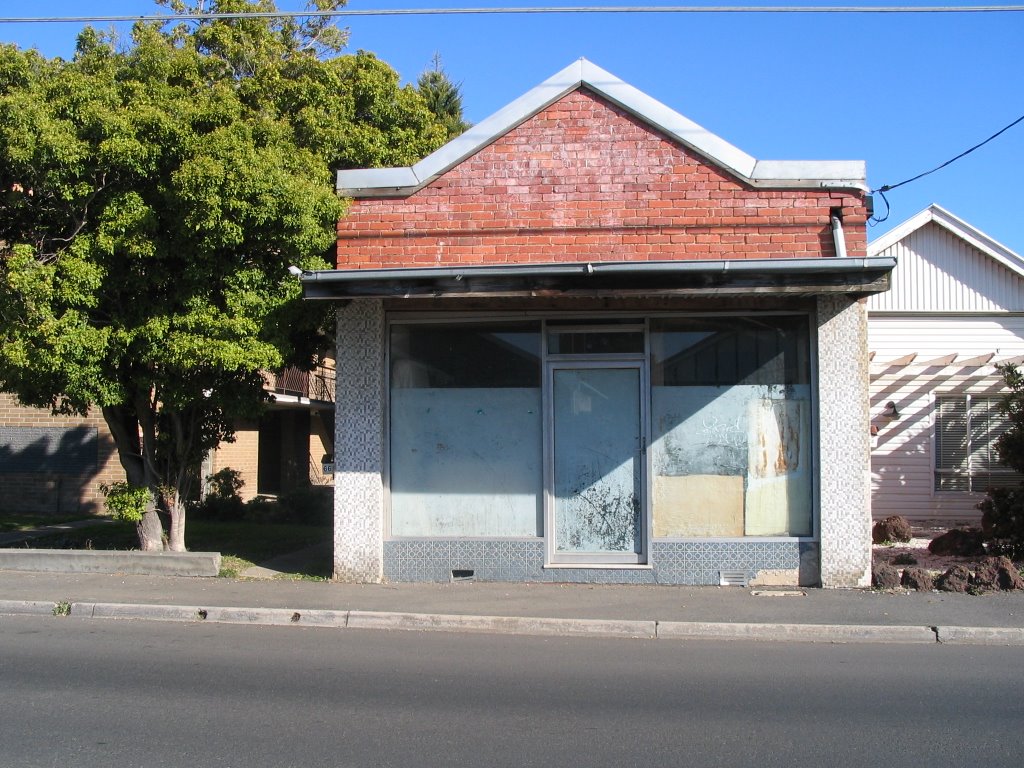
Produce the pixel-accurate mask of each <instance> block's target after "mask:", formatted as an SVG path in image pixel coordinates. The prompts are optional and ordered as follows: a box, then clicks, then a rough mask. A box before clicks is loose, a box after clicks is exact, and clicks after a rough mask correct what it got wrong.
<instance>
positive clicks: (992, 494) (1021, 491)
mask: <svg viewBox="0 0 1024 768" xmlns="http://www.w3.org/2000/svg"><path fill="white" fill-rule="evenodd" d="M978 509H980V510H981V532H982V536H983V537H984V539H985V545H986V547H987V549H988V551H989V552H990V553H991V554H993V555H1005V556H1006V557H1009V558H1010V559H1011V560H1021V559H1024V487H1022V486H1018V487H1017V488H993V489H992V490H990V491H989V492H988V495H987V496H986V497H985V498H984V499H982V501H981V503H980V504H978Z"/></svg>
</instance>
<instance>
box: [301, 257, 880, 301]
mask: <svg viewBox="0 0 1024 768" xmlns="http://www.w3.org/2000/svg"><path fill="white" fill-rule="evenodd" d="M895 266H896V260H895V259H894V258H892V257H883V256H876V257H870V258H843V259H839V258H834V257H829V258H815V259H744V260H706V261H704V260H701V261H695V260H691V261H641V262H589V263H572V264H529V263H528V264H503V265H467V266H460V267H450V266H445V267H423V268H419V267H397V268H388V269H336V270H322V271H319V272H309V273H306V274H303V275H302V277H301V278H300V281H301V282H302V288H303V294H304V296H305V298H307V299H357V298H367V299H381V298H430V297H436V298H440V297H445V298H453V297H456V298H457V297H463V298H480V297H498V296H516V297H531V296H538V297H547V298H552V297H559V296H564V297H612V296H634V297H639V296H744V295H751V294H783V295H793V296H809V295H819V294H828V293H841V294H847V295H851V296H867V295H869V294H873V293H881V292H882V291H886V290H888V289H889V274H890V272H891V271H892V269H893V268H894V267H895Z"/></svg>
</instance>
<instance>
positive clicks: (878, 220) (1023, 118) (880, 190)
mask: <svg viewBox="0 0 1024 768" xmlns="http://www.w3.org/2000/svg"><path fill="white" fill-rule="evenodd" d="M1021 122H1024V115H1021V116H1020V117H1018V118H1017V119H1016V120H1014V121H1013V122H1012V123H1010V124H1009V125H1005V126H1003V127H1002V128H1000V129H999V130H998V131H996V132H995V133H993V134H992V135H991V136H989V137H988V138H987V139H985V140H984V141H980V142H978V143H977V144H975V145H974V146H973V147H971V148H970V149H965V150H964V151H963V152H961V153H960V154H959V155H957V156H956V157H951V158H950V159H949V160H947V161H946V162H944V163H941V164H940V165H937V166H935V167H934V168H932V169H931V170H930V171H925V172H924V173H919V174H917V176H912V177H911V178H909V179H904V180H903V181H901V182H899V183H898V184H883V185H882V186H880V187H879V188H878V189H873V190H871V194H872V195H873V194H875V193H878V194H879V195H881V197H882V200H883V201H884V202H885V216H883V217H882V218H877V217H873V218H874V220H875V223H878V224H881V223H882V222H883V221H885V220H886V219H887V218H889V200H888V199H887V198H886V196H885V193H886V192H889V191H891V190H893V189H896V188H897V187H902V186H903V185H904V184H910V183H911V182H912V181H917V180H918V179H923V178H924V177H925V176H928V175H929V174H932V173H935V172H936V171H941V170H942V169H943V168H945V167H946V166H947V165H951V164H952V163H955V162H956V161H957V160H959V159H960V158H961V157H966V156H967V155H969V154H971V152H973V151H974V150H976V149H978V148H980V147H983V146H985V145H986V144H988V143H989V142H990V141H992V139H994V138H996V137H997V136H1000V135H1002V134H1004V133H1006V132H1007V131H1008V130H1010V129H1011V128H1013V126H1015V125H1017V124H1018V123H1021Z"/></svg>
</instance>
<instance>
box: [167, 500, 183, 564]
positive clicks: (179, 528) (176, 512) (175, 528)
mask: <svg viewBox="0 0 1024 768" xmlns="http://www.w3.org/2000/svg"><path fill="white" fill-rule="evenodd" d="M167 548H168V549H169V550H171V552H185V551H187V550H186V549H185V505H184V504H182V503H181V502H180V501H178V500H177V499H175V501H174V503H173V504H171V530H170V535H169V537H168V540H167Z"/></svg>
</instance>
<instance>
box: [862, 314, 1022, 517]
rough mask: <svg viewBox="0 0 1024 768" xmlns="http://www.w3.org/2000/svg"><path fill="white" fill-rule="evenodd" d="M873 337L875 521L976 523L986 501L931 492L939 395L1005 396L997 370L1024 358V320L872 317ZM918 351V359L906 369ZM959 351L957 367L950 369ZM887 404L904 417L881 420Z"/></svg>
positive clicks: (870, 332)
mask: <svg viewBox="0 0 1024 768" xmlns="http://www.w3.org/2000/svg"><path fill="white" fill-rule="evenodd" d="M868 338H869V342H868V346H869V348H870V349H871V350H873V351H875V358H874V360H873V361H872V363H871V423H872V425H873V426H875V427H876V428H877V429H878V437H877V445H876V447H875V448H874V449H873V450H872V454H871V480H872V516H873V517H875V518H876V519H878V518H884V517H888V516H889V515H903V516H904V517H907V518H910V519H941V520H948V521H954V520H957V521H970V520H977V518H978V516H979V514H980V513H979V512H978V510H977V508H976V505H977V503H978V502H979V501H980V500H981V499H982V498H983V497H984V494H981V493H968V492H966V491H935V490H934V486H935V478H934V465H935V459H934V438H933V434H934V402H935V395H936V394H952V393H972V394H982V393H984V394H995V393H998V392H1000V391H1001V390H1002V388H1003V385H1002V379H1001V378H1000V377H999V375H998V374H997V372H996V369H995V367H994V365H993V364H992V363H994V362H995V361H997V360H1006V359H1012V358H1015V357H1019V356H1024V317H1019V316H1009V315H1002V316H987V317H970V316H943V317H925V316H916V315H915V316H893V315H885V316H882V317H879V316H876V315H872V316H871V320H870V323H869V330H868ZM914 349H916V350H917V352H916V354H917V357H915V358H914V359H913V360H912V361H911V362H910V363H909V364H904V362H903V361H905V360H906V357H905V356H906V355H908V354H911V353H912V352H911V350H914ZM954 352H955V353H956V358H955V359H954V362H952V363H949V364H946V362H945V361H946V360H948V359H949V356H950V355H952V354H954ZM993 354H994V355H995V357H993V358H992V360H991V361H990V362H989V363H987V364H979V363H980V361H981V360H983V359H984V358H986V357H988V356H989V355H993ZM936 361H938V362H936ZM957 361H959V362H957ZM889 402H893V403H895V404H896V408H897V410H898V411H899V418H897V419H889V418H887V417H885V416H884V415H883V414H884V411H885V406H886V404H887V403H889Z"/></svg>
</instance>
